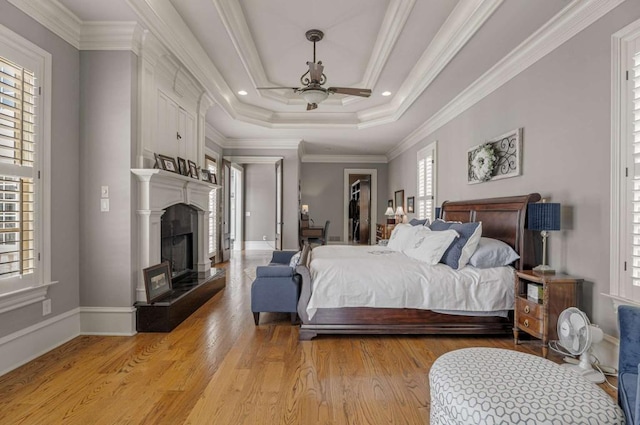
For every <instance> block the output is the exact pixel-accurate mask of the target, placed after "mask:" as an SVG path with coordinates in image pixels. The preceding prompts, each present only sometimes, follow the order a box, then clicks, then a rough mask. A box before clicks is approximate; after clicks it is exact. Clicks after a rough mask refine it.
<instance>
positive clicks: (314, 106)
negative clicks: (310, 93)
mask: <svg viewBox="0 0 640 425" xmlns="http://www.w3.org/2000/svg"><path fill="white" fill-rule="evenodd" d="M317 108H318V104H317V103H307V111H313V110H314V109H317Z"/></svg>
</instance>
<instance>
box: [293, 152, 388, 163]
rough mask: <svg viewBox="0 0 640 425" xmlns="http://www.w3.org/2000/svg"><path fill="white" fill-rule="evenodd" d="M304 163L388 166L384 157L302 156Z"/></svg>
mask: <svg viewBox="0 0 640 425" xmlns="http://www.w3.org/2000/svg"><path fill="white" fill-rule="evenodd" d="M301 161H302V162H307V163H334V164H386V163H387V162H388V161H387V157H386V156H384V155H312V154H305V155H302V159H301Z"/></svg>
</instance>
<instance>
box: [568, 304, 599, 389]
mask: <svg viewBox="0 0 640 425" xmlns="http://www.w3.org/2000/svg"><path fill="white" fill-rule="evenodd" d="M602 338H603V333H602V329H600V328H598V327H597V326H593V325H592V324H591V323H590V322H589V318H588V317H587V315H586V314H584V313H583V312H582V311H580V310H578V309H577V308H575V307H569V308H568V309H566V310H564V311H563V312H562V313H560V317H559V318H558V339H559V341H558V342H559V344H560V345H561V346H562V347H563V348H564V349H565V350H567V351H568V352H569V353H571V354H573V355H574V356H580V364H569V363H565V364H563V365H562V366H564V367H566V368H569V369H571V370H573V371H574V372H576V373H578V374H580V375H582V376H584V377H585V378H587V379H588V380H589V381H591V382H594V383H596V384H599V383H602V382H604V380H605V377H604V374H603V373H602V372H600V371H597V370H595V369H594V368H593V366H592V365H591V356H590V354H589V349H590V348H591V344H597V343H599V342H600V341H602Z"/></svg>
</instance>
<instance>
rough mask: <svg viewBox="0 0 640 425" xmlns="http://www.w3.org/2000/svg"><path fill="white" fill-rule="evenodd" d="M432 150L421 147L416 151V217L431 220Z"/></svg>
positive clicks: (432, 191) (432, 188)
mask: <svg viewBox="0 0 640 425" xmlns="http://www.w3.org/2000/svg"><path fill="white" fill-rule="evenodd" d="M433 168H434V150H433V149H431V148H427V149H423V150H421V151H420V152H418V169H417V175H418V196H417V198H418V199H417V204H418V205H417V213H418V218H420V219H425V218H428V219H429V220H433V207H434V187H433V186H434V185H433V183H434V182H433V171H434V169H433Z"/></svg>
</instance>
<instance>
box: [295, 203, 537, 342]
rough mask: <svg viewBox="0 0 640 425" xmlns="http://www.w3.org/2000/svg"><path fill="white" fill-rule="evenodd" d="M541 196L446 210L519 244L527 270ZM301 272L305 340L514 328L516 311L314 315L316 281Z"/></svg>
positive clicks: (362, 310) (356, 310)
mask: <svg viewBox="0 0 640 425" xmlns="http://www.w3.org/2000/svg"><path fill="white" fill-rule="evenodd" d="M539 200H540V195H539V194H537V193H532V194H528V195H523V196H512V197H503V198H489V199H477V200H471V201H453V202H451V201H447V202H444V203H443V204H442V212H441V214H442V218H443V219H445V220H448V221H461V222H463V223H466V222H478V221H481V222H482V236H484V237H489V238H493V239H498V240H501V241H503V242H505V243H507V244H508V245H510V246H511V247H512V248H514V250H515V251H516V252H517V253H518V254H519V255H520V260H518V261H517V262H516V263H515V264H514V267H515V268H516V269H518V270H525V269H531V268H532V267H533V266H534V265H535V264H536V254H535V249H534V248H535V247H534V237H536V236H537V235H534V232H531V231H528V230H526V212H527V205H528V204H529V203H532V202H537V201H539ZM375 250H376V248H375V247H371V251H375ZM345 252H346V251H345ZM306 266H308V264H306ZM443 267H446V266H443ZM298 272H299V273H301V274H302V276H303V286H302V289H301V295H300V301H299V303H298V314H299V316H300V318H301V320H302V324H301V327H300V339H301V340H309V339H312V338H314V337H316V336H317V335H318V334H467V335H488V334H510V333H511V331H512V328H513V318H512V312H510V314H506V315H505V314H500V315H491V314H490V315H486V314H484V315H480V316H469V315H464V314H450V313H448V312H443V311H442V310H441V309H439V310H437V311H434V310H425V309H421V308H377V307H373V308H372V307H332V308H315V307H313V306H312V307H313V308H312V309H311V310H312V314H309V312H308V307H309V302H310V300H311V297H312V288H313V282H312V281H311V275H310V272H309V269H308V267H305V266H304V265H303V266H299V267H298ZM336 296H339V294H337V295H336Z"/></svg>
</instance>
